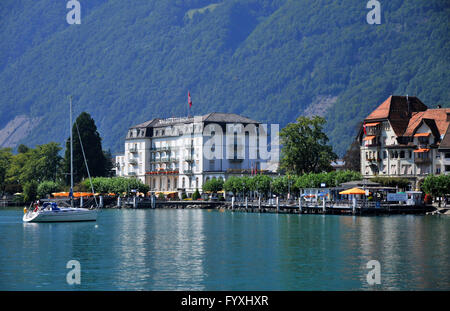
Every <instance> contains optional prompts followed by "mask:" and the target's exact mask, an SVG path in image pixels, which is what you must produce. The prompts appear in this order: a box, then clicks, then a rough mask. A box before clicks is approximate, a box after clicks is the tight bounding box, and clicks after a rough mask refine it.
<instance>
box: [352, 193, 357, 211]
mask: <svg viewBox="0 0 450 311" xmlns="http://www.w3.org/2000/svg"><path fill="white" fill-rule="evenodd" d="M352 196H353V197H352V201H353V202H352V203H353V204H352V205H353V214H356V196H355V195H354V194H353V195H352Z"/></svg>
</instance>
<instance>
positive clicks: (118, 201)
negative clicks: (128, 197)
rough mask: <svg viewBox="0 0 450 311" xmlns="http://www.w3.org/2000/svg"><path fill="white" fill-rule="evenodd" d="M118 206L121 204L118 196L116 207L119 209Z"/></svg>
mask: <svg viewBox="0 0 450 311" xmlns="http://www.w3.org/2000/svg"><path fill="white" fill-rule="evenodd" d="M120 204H121V202H120V195H119V196H118V197H117V206H118V207H120Z"/></svg>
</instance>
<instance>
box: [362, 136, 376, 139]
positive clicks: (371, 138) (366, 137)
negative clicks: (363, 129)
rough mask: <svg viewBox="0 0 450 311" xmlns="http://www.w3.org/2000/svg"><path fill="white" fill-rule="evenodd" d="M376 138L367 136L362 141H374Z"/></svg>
mask: <svg viewBox="0 0 450 311" xmlns="http://www.w3.org/2000/svg"><path fill="white" fill-rule="evenodd" d="M375 137H376V136H367V137H364V139H363V140H372V139H374V138H375Z"/></svg>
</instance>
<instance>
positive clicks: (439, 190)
mask: <svg viewBox="0 0 450 311" xmlns="http://www.w3.org/2000/svg"><path fill="white" fill-rule="evenodd" d="M421 188H422V190H423V191H424V192H425V193H428V194H431V195H432V196H434V197H445V196H446V195H449V194H450V175H439V176H435V175H429V176H427V177H426V178H425V179H424V180H423V182H422V184H421ZM440 206H441V201H440V200H439V207H440Z"/></svg>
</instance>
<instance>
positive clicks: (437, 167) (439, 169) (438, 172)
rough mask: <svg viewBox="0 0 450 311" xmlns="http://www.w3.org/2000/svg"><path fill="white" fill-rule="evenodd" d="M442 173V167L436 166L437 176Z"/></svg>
mask: <svg viewBox="0 0 450 311" xmlns="http://www.w3.org/2000/svg"><path fill="white" fill-rule="evenodd" d="M440 173H441V167H440V166H436V174H437V175H438V174H440Z"/></svg>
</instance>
